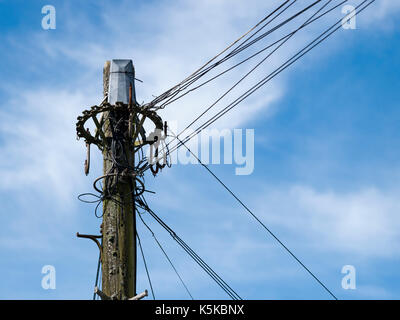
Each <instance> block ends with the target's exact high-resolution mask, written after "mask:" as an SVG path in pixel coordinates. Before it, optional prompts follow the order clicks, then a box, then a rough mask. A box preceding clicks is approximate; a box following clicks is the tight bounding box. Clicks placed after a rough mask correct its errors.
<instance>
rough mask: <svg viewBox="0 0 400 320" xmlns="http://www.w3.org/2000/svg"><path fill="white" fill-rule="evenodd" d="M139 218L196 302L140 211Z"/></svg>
mask: <svg viewBox="0 0 400 320" xmlns="http://www.w3.org/2000/svg"><path fill="white" fill-rule="evenodd" d="M138 216H139V218H140V220H141V221H142V223H143V225H144V226H145V227H146V228H147V229H148V230H149V232H150V234H151V235H152V237H153V239H154V241H155V242H156V243H157V245H158V247H159V248H160V249H161V251H162V253H163V254H164V256H165V258H166V259H167V261H168V262H169V264H170V265H171V267H172V269H173V270H174V272H175V274H176V275H177V277H178V278H179V281H180V282H181V284H182V285H183V287H184V288H185V290H186V292H187V293H188V295H189V296H190V298H191V299H192V300H194V298H193V296H192V294H191V292H190V291H189V289H188V287H187V285H186V284H185V282H184V281H183V279H182V277H181V276H180V274H179V272H178V270H177V269H176V267H175V265H174V264H173V262H172V260H171V259H170V258H169V256H168V254H167V252H166V251H165V249H164V248H163V246H162V245H161V243H160V242H159V241H158V239H157V237H156V235H155V233H154V232H153V230H152V229H151V228H150V227H149V225H148V224H147V223H146V222H145V221H144V219H143V217H142V214H141V213H140V212H139V211H138Z"/></svg>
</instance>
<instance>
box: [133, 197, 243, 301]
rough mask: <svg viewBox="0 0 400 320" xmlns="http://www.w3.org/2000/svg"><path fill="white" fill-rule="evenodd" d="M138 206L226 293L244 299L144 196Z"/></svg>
mask: <svg viewBox="0 0 400 320" xmlns="http://www.w3.org/2000/svg"><path fill="white" fill-rule="evenodd" d="M140 198H141V201H138V206H139V207H141V208H142V209H143V210H145V211H147V212H148V213H149V214H150V216H152V217H153V219H154V220H156V222H157V223H158V224H159V225H160V226H161V227H163V228H164V229H165V230H166V231H167V232H168V233H169V234H170V236H171V237H172V238H173V239H174V240H175V241H176V242H177V243H178V244H179V245H180V246H181V248H182V249H183V250H184V251H185V252H186V253H187V254H188V255H189V256H190V257H191V258H192V259H193V260H194V261H195V262H196V263H197V264H198V265H199V266H200V267H201V268H202V269H203V270H204V271H205V272H206V273H207V274H208V275H209V276H210V277H211V278H212V279H213V280H214V281H215V282H216V283H217V284H218V285H219V287H220V288H221V289H222V290H223V291H225V293H226V294H228V295H229V296H230V297H231V298H232V299H233V300H241V299H242V298H241V297H240V296H239V295H238V294H237V293H236V291H235V290H233V289H232V288H231V287H230V286H229V285H228V284H227V283H226V282H225V281H224V280H223V279H222V278H221V277H220V276H219V275H218V274H217V273H216V272H215V271H214V270H213V269H212V268H211V267H210V266H209V265H208V264H207V263H206V262H205V261H204V260H203V259H202V258H201V257H200V256H199V255H198V254H197V253H196V252H195V251H194V250H193V249H192V248H191V247H190V246H189V245H188V244H187V243H186V242H185V241H183V240H182V239H181V238H180V237H179V236H178V235H177V234H176V233H175V231H173V230H172V229H171V228H170V227H169V226H168V225H167V224H166V223H165V222H164V221H163V220H162V219H161V218H160V217H159V216H158V215H157V214H156V213H155V212H154V211H153V210H151V209H150V208H149V206H148V205H147V203H146V200H145V199H144V197H143V196H140Z"/></svg>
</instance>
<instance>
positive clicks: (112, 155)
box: [102, 60, 136, 299]
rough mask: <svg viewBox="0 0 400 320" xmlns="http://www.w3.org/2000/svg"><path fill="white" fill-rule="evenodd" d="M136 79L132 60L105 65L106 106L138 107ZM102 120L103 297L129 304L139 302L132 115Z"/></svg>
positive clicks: (118, 114)
mask: <svg viewBox="0 0 400 320" xmlns="http://www.w3.org/2000/svg"><path fill="white" fill-rule="evenodd" d="M134 79H135V71H134V67H133V64H132V61H131V60H112V61H111V62H110V61H107V62H106V63H105V66H104V70H103V84H104V96H105V97H106V96H107V101H108V102H109V103H110V104H115V103H116V102H122V103H124V104H129V103H130V102H132V101H129V100H130V99H131V100H133V102H135V100H136V99H135V83H134ZM103 117H104V119H103V120H104V125H103V130H104V135H105V138H106V140H107V141H106V143H105V146H104V150H103V174H104V179H103V180H102V184H103V196H104V198H103V199H104V200H103V225H102V233H103V248H102V291H103V292H104V294H106V295H107V296H109V297H111V298H113V299H129V298H132V297H134V296H136V213H135V199H134V194H135V190H136V184H135V179H134V178H132V175H131V173H132V168H134V167H135V155H134V149H133V148H132V145H131V141H129V139H124V135H125V137H126V131H125V129H127V127H126V126H127V124H128V123H129V112H128V110H126V112H114V111H109V112H105V113H104V115H103ZM124 168H128V169H124ZM124 170H125V171H124ZM129 173H130V174H129Z"/></svg>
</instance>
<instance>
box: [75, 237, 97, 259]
mask: <svg viewBox="0 0 400 320" xmlns="http://www.w3.org/2000/svg"><path fill="white" fill-rule="evenodd" d="M76 236H77V237H78V238H85V239H90V240H93V241H94V242H95V243H96V244H97V247H98V248H99V250H100V259H101V251H102V247H101V244H100V242H99V240H97V239H100V238H102V237H103V236H102V235H99V236H96V235H93V234H80V233H79V232H77V233H76Z"/></svg>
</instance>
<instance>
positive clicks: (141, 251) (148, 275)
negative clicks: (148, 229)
mask: <svg viewBox="0 0 400 320" xmlns="http://www.w3.org/2000/svg"><path fill="white" fill-rule="evenodd" d="M136 238H137V239H138V244H139V249H140V253H141V254H142V259H143V264H144V268H145V270H146V274H147V280H148V281H149V285H150V289H151V294H152V296H153V300H156V296H155V294H154V289H153V284H152V282H151V278H150V273H149V269H148V267H147V262H146V258H145V256H144V252H143V247H142V242H141V241H140V237H139V233H138V232H137V231H136Z"/></svg>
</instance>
